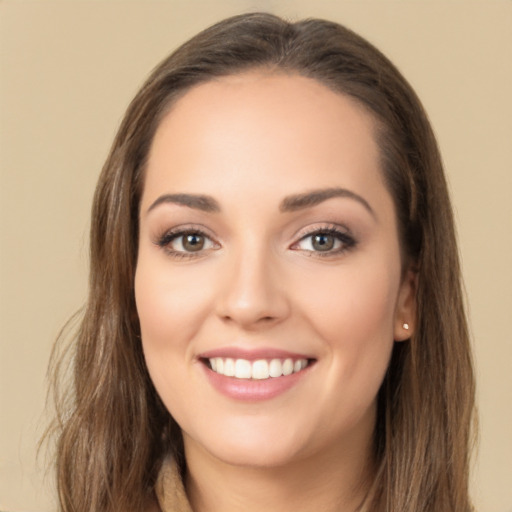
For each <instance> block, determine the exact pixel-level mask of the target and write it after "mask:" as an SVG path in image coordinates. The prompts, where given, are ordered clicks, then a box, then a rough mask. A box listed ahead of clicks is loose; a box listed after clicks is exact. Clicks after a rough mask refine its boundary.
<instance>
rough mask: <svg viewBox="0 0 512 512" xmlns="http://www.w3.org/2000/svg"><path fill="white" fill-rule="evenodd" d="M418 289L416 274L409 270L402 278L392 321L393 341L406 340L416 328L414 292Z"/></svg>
mask: <svg viewBox="0 0 512 512" xmlns="http://www.w3.org/2000/svg"><path fill="white" fill-rule="evenodd" d="M417 289H418V272H417V271H415V270H413V269H412V268H409V269H408V270H407V271H406V272H405V273H404V276H403V278H402V283H401V284H400V290H399V292H398V299H397V303H396V309H395V319H394V339H395V341H405V340H408V339H409V338H410V337H411V336H412V335H413V333H414V329H415V327H416V325H415V323H416V292H417Z"/></svg>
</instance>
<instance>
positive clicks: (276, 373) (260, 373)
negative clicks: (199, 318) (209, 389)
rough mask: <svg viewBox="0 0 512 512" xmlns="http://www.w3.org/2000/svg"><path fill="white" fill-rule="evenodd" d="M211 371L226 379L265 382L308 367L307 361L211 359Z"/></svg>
mask: <svg viewBox="0 0 512 512" xmlns="http://www.w3.org/2000/svg"><path fill="white" fill-rule="evenodd" d="M209 362H210V367H211V369H212V370H213V371H214V372H215V373H218V374H220V375H224V376H226V377H235V378H237V379H251V378H252V379H255V380H265V379H268V378H275V377H281V376H283V375H284V376H287V375H291V374H292V373H297V372H300V371H301V370H303V369H304V368H306V366H308V360H307V359H296V360H295V361H294V360H293V359H290V358H288V359H285V360H281V359H270V360H267V359H258V360H257V361H248V360H247V359H232V358H226V359H224V358H222V357H214V358H211V359H209Z"/></svg>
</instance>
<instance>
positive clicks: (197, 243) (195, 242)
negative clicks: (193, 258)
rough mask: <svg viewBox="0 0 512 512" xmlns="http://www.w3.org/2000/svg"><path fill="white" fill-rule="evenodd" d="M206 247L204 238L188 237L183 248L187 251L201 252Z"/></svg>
mask: <svg viewBox="0 0 512 512" xmlns="http://www.w3.org/2000/svg"><path fill="white" fill-rule="evenodd" d="M203 246H204V238H203V237H202V236H201V235H187V236H186V237H185V240H184V241H183V247H184V248H185V249H186V250H187V251H200V250H201V249H202V248H203Z"/></svg>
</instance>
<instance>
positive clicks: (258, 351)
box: [199, 347, 313, 361]
mask: <svg viewBox="0 0 512 512" xmlns="http://www.w3.org/2000/svg"><path fill="white" fill-rule="evenodd" d="M214 357H222V358H231V359H246V360H248V361H256V360H258V359H294V360H296V359H313V358H312V357H311V356H309V355H306V354H301V353H297V352H290V351H287V350H281V349H277V348H270V347H269V348H265V347H261V348H243V347H220V348H216V349H213V350H208V351H206V352H202V353H201V354H199V359H213V358H214Z"/></svg>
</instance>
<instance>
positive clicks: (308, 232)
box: [290, 224, 357, 257]
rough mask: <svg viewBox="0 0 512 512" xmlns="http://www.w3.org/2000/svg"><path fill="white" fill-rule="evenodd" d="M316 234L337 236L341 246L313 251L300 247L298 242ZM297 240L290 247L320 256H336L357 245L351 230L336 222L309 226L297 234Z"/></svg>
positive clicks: (310, 254)
mask: <svg viewBox="0 0 512 512" xmlns="http://www.w3.org/2000/svg"><path fill="white" fill-rule="evenodd" d="M317 234H327V235H332V236H334V237H336V238H337V240H338V241H340V242H341V244H342V246H341V247H338V248H336V249H334V250H328V251H315V250H313V249H301V248H300V247H299V244H300V243H301V242H303V241H304V240H306V239H307V238H309V237H312V236H314V235H317ZM297 238H298V240H297V241H296V242H294V243H293V244H292V245H291V246H290V249H292V250H297V251H303V252H305V253H309V254H308V256H313V255H314V256H320V257H329V256H337V255H340V254H342V253H344V252H346V251H348V250H350V249H353V248H354V247H355V246H356V245H357V240H356V238H355V237H354V235H353V234H352V233H351V231H350V230H349V229H348V228H346V227H345V226H340V225H338V224H325V225H323V226H315V227H309V228H306V229H305V230H302V231H300V232H299V233H298V234H297Z"/></svg>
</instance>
